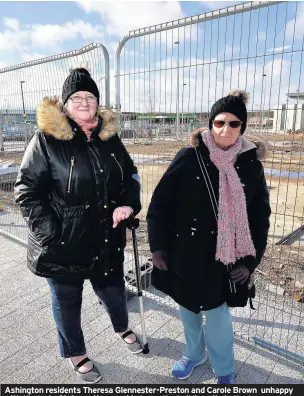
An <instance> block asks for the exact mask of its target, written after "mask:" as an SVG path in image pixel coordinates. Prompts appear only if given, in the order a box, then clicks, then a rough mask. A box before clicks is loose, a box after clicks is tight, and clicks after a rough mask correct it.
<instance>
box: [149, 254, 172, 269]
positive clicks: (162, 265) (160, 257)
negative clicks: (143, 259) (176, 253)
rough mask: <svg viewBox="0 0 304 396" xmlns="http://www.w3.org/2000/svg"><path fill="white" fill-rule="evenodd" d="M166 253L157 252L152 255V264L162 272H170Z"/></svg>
mask: <svg viewBox="0 0 304 396" xmlns="http://www.w3.org/2000/svg"><path fill="white" fill-rule="evenodd" d="M165 256H166V253H165V252H164V251H163V250H157V251H156V252H154V253H152V263H153V265H154V267H156V268H158V269H159V270H162V271H168V266H167V264H166V261H165Z"/></svg>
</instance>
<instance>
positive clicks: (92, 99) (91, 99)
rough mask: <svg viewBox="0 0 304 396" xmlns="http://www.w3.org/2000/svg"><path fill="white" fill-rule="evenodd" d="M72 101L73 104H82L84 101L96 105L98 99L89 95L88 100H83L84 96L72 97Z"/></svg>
mask: <svg viewBox="0 0 304 396" xmlns="http://www.w3.org/2000/svg"><path fill="white" fill-rule="evenodd" d="M70 100H71V101H72V102H73V103H82V101H83V100H86V101H87V102H88V103H96V101H97V99H96V98H95V96H94V95H89V96H87V97H86V98H83V97H82V96H77V95H75V96H71V97H70Z"/></svg>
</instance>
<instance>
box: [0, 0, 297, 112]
mask: <svg viewBox="0 0 304 396" xmlns="http://www.w3.org/2000/svg"><path fill="white" fill-rule="evenodd" d="M235 4H240V2H236V1H232V2H230V1H225V2H216V1H213V2H212V1H211V2H209V1H196V2H194V1H189V2H188V1H183V2H178V1H153V2H152V1H140V2H138V1H133V2H130V1H125V2H119V1H111V2H103V1H99V2H96V1H93V2H92V1H82V0H81V1H75V2H73V1H71V2H64V1H62V2H59V1H56V2H52V1H49V2H44V1H43V2H42V1H41V2H39V1H37V2H36V1H35V2H27V1H24V2H2V1H0V69H1V68H5V67H8V66H12V65H16V64H20V63H23V62H28V61H32V60H36V59H38V58H43V57H47V56H52V55H56V54H60V53H64V52H68V51H73V50H77V49H80V48H82V47H84V46H86V45H88V44H90V43H92V42H95V43H102V44H103V45H104V46H105V47H106V48H107V50H108V52H109V56H110V76H111V78H110V83H111V89H110V92H111V104H113V105H115V102H116V99H115V77H114V76H115V67H114V59H115V51H116V49H117V46H118V43H119V41H120V40H121V39H122V38H123V37H124V36H126V35H128V33H129V31H132V30H136V29H140V28H144V27H148V26H151V25H155V24H159V23H162V22H168V21H173V20H177V19H180V18H184V17H191V16H195V15H198V14H202V13H205V12H210V11H212V10H217V9H219V8H222V7H229V6H233V5H235ZM303 17H304V4H301V3H298V4H296V3H295V2H293V3H289V4H287V5H284V4H280V6H271V7H266V8H263V9H261V10H256V11H253V12H247V13H244V14H243V15H242V14H238V15H236V16H230V17H228V18H220V19H217V20H214V21H208V22H204V23H199V24H194V25H191V26H187V27H183V28H179V29H174V30H169V31H167V32H163V33H161V34H160V33H158V34H150V35H146V36H143V37H140V38H135V39H131V40H129V41H128V42H127V43H126V44H125V45H124V47H123V50H122V53H121V62H120V63H121V70H120V75H121V76H122V77H121V79H120V84H121V104H122V107H123V108H124V110H125V111H145V112H147V111H174V109H175V108H176V106H177V101H179V106H182V107H183V109H182V111H194V110H196V111H197V110H199V109H203V110H206V108H207V107H209V106H210V104H211V103H212V102H213V101H214V100H215V99H216V98H218V97H219V96H221V94H224V93H226V92H227V91H229V89H230V88H237V87H241V88H242V87H243V88H246V89H247V90H248V91H249V92H250V94H251V97H252V108H255V107H256V106H260V107H261V106H265V108H267V107H274V106H275V107H276V106H278V105H279V104H280V103H281V102H282V101H285V100H286V92H288V91H295V90H297V89H299V90H300V91H301V90H304V89H302V84H303V81H302V75H301V69H302V55H303V33H304V27H303V24H301V23H300V21H301V20H303ZM176 41H179V42H180V43H179V45H174V42H176ZM84 59H85V60H87V61H88V62H89V67H90V70H91V72H92V75H93V77H94V78H95V80H98V84H99V87H100V90H101V91H102V92H101V95H102V100H103V101H104V62H103V56H102V52H101V50H100V48H97V49H95V50H93V51H90V52H88V53H87V54H86V55H85V56H83V57H74V58H72V59H66V60H62V61H56V62H51V63H48V64H44V65H39V66H34V67H32V68H26V69H20V70H17V71H14V72H8V73H2V74H1V73H0V109H1V108H4V107H8V106H9V107H11V108H13V107H15V108H16V107H20V106H21V102H20V87H19V84H20V81H21V80H25V81H26V82H25V83H24V85H23V87H24V91H25V94H26V97H27V106H28V107H34V106H35V105H36V104H37V102H38V101H39V100H40V99H41V97H43V95H44V94H58V93H59V90H60V87H61V86H62V82H63V81H64V78H65V76H66V75H67V73H68V69H69V67H71V66H73V62H74V63H77V62H79V61H81V60H84ZM177 66H179V72H178V71H177V70H178V68H177ZM263 75H264V77H262V76H263ZM177 81H178V84H177ZM177 85H178V86H177ZM303 88H304V87H303ZM178 91H179V92H178Z"/></svg>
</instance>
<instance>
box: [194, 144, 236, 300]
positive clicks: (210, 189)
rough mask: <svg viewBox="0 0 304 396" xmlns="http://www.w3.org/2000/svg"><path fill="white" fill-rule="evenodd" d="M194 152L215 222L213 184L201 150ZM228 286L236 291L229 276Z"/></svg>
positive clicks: (197, 149) (215, 204)
mask: <svg viewBox="0 0 304 396" xmlns="http://www.w3.org/2000/svg"><path fill="white" fill-rule="evenodd" d="M195 153H196V158H197V161H198V163H199V167H200V169H201V173H202V175H203V178H204V180H205V184H206V187H207V190H208V193H209V197H210V201H211V205H212V209H213V213H214V217H215V221H216V223H218V203H217V200H216V197H215V193H214V190H213V186H212V183H211V180H210V177H209V173H208V170H207V168H206V165H205V162H204V160H203V157H202V154H201V152H200V150H199V148H198V147H196V148H195ZM231 268H232V266H231ZM231 268H229V265H227V271H228V272H229V271H230V269H231ZM229 286H230V291H231V293H236V287H235V284H234V283H233V282H232V281H231V279H230V278H229Z"/></svg>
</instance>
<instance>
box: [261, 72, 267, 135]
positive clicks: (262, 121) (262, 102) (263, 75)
mask: <svg viewBox="0 0 304 396" xmlns="http://www.w3.org/2000/svg"><path fill="white" fill-rule="evenodd" d="M264 77H266V74H265V73H263V74H262V95H261V105H262V110H261V126H262V131H263V125H264V105H265V100H264Z"/></svg>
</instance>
